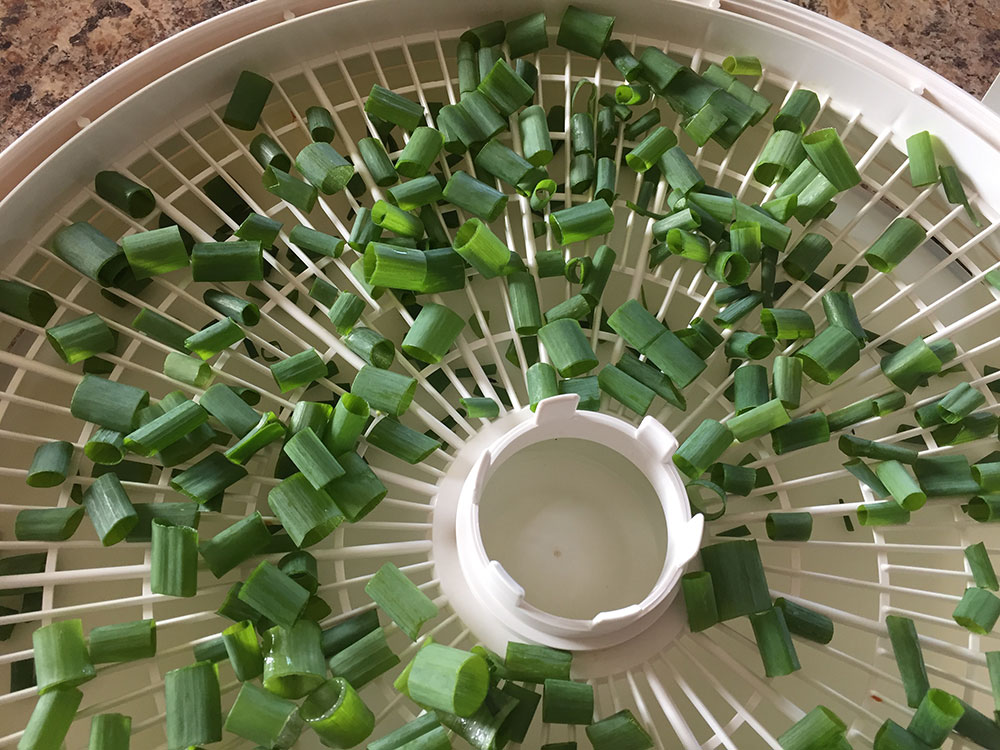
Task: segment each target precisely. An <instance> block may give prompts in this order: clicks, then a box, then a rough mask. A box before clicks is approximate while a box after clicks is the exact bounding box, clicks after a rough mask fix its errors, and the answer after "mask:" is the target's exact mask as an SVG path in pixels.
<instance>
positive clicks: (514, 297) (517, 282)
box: [507, 271, 542, 336]
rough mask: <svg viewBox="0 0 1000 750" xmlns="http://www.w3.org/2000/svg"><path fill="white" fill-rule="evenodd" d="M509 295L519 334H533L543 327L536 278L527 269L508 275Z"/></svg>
mask: <svg viewBox="0 0 1000 750" xmlns="http://www.w3.org/2000/svg"><path fill="white" fill-rule="evenodd" d="M507 297H508V299H509V300H510V310H511V316H512V317H513V320H514V330H515V331H516V332H517V334H518V335H519V336H532V335H534V334H535V333H537V332H538V329H539V328H541V327H542V313H541V310H540V309H539V306H538V291H537V289H536V287H535V280H534V278H533V277H532V275H531V274H529V273H527V272H525V271H515V272H514V273H512V274H510V276H508V277H507Z"/></svg>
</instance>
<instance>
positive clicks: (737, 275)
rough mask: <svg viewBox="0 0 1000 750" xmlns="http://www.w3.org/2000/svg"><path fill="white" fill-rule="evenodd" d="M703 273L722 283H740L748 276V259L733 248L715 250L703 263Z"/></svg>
mask: <svg viewBox="0 0 1000 750" xmlns="http://www.w3.org/2000/svg"><path fill="white" fill-rule="evenodd" d="M677 231H678V232H680V231H683V230H680V229H678V230H677ZM668 245H669V242H668ZM705 273H706V274H707V275H708V277H709V278H710V279H712V280H713V281H718V282H720V283H722V284H742V283H743V282H744V281H746V280H747V278H748V277H749V276H750V261H749V260H747V258H746V256H744V255H743V254H741V253H738V252H736V251H735V250H727V251H718V250H717V251H716V252H714V253H712V255H711V256H709V259H708V261H707V262H706V263H705Z"/></svg>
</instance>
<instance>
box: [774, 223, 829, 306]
mask: <svg viewBox="0 0 1000 750" xmlns="http://www.w3.org/2000/svg"><path fill="white" fill-rule="evenodd" d="M832 249H833V245H832V244H831V243H830V240H828V239H827V238H826V237H824V236H823V235H821V234H814V233H811V232H810V233H807V234H804V235H802V238H801V239H800V240H799V241H798V242H797V243H796V245H795V247H793V248H792V250H791V252H790V253H788V256H787V257H786V258H785V259H784V260H783V261H782V263H781V267H782V268H783V269H784V270H785V273H787V274H788V275H789V276H791V277H792V278H793V279H798V280H800V281H805V280H806V279H807V278H809V276H810V275H811V274H812V273H813V272H814V271H815V270H816V269H817V268H818V267H819V264H820V263H822V262H823V259H824V258H825V257H826V256H827V255H828V254H829V253H830V250H832ZM831 322H833V321H831Z"/></svg>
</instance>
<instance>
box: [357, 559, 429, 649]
mask: <svg viewBox="0 0 1000 750" xmlns="http://www.w3.org/2000/svg"><path fill="white" fill-rule="evenodd" d="M365 593H366V594H368V596H370V597H371V598H372V601H374V602H375V603H376V604H377V605H378V606H379V607H380V608H381V609H382V610H383V611H384V612H385V613H386V614H387V615H389V617H390V618H391V619H392V620H393V622H395V623H396V624H397V625H398V626H399V629H400V630H402V631H403V632H404V633H406V635H407V637H409V639H410V640H411V641H415V640H417V636H418V635H419V634H420V629H421V628H422V627H423V625H424V623H426V622H427V621H428V620H432V619H434V618H435V617H437V615H438V608H437V605H435V604H434V602H433V601H431V599H430V598H429V597H428V596H427V595H426V594H425V593H424V592H422V591H421V590H420V589H418V588H417V587H416V586H415V585H414V584H413V582H412V581H410V579H409V578H407V577H406V575H405V574H404V573H403V572H402V571H401V570H400V569H399V568H397V567H396V566H395V565H393V564H392V563H385V564H384V565H383V566H382V567H381V568H379V570H378V572H377V573H375V575H374V576H372V578H371V580H370V581H369V582H368V583H367V584H366V585H365Z"/></svg>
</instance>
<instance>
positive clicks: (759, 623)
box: [750, 607, 801, 677]
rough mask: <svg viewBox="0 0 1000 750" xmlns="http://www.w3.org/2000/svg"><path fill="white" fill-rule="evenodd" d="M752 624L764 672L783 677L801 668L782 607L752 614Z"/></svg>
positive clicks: (768, 674) (771, 675)
mask: <svg viewBox="0 0 1000 750" xmlns="http://www.w3.org/2000/svg"><path fill="white" fill-rule="evenodd" d="M750 625H751V626H752V627H753V634H754V638H755V639H756V641H757V650H758V651H759V652H760V658H761V661H762V662H763V663H764V674H766V675H767V676H768V677H781V676H783V675H787V674H791V673H792V672H795V671H797V670H799V669H800V668H801V665H800V664H799V658H798V656H797V655H796V653H795V644H793V643H792V635H791V633H790V632H789V630H788V625H787V624H786V623H785V615H784V611H783V610H782V609H780V608H779V607H771V608H770V609H766V610H764V611H762V612H755V613H753V614H751V615H750Z"/></svg>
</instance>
